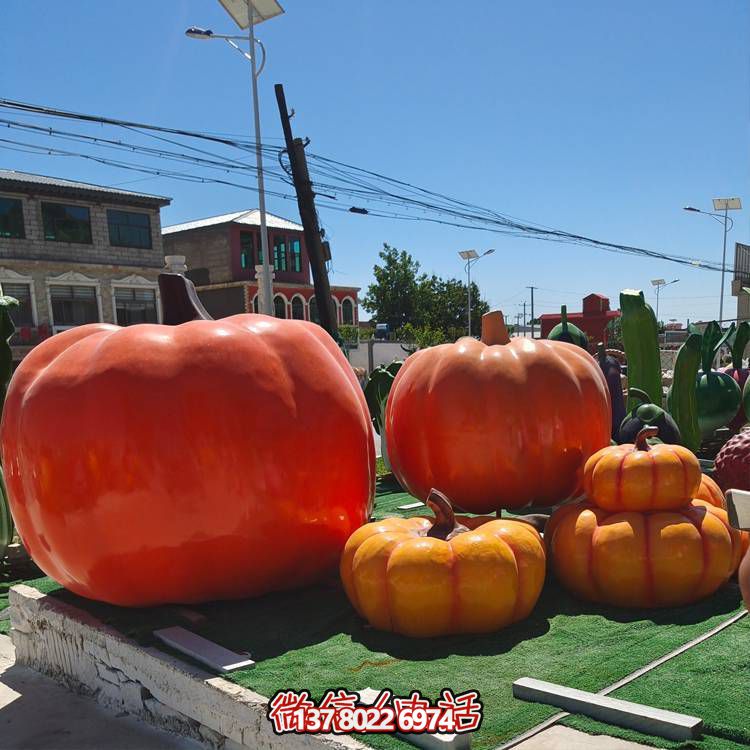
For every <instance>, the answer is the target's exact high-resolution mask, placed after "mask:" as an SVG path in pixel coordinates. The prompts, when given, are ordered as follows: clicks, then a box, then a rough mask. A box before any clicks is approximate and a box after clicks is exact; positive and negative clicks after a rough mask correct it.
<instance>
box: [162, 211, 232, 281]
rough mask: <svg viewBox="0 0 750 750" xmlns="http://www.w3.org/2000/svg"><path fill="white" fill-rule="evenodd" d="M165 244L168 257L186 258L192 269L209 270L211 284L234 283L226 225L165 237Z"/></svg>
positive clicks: (165, 252)
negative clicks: (181, 256)
mask: <svg viewBox="0 0 750 750" xmlns="http://www.w3.org/2000/svg"><path fill="white" fill-rule="evenodd" d="M163 241H164V254H165V255H184V256H185V263H186V265H187V267H188V268H189V269H196V268H207V269H208V273H209V283H210V284H224V283H226V282H228V281H232V280H233V279H232V265H231V258H230V245H229V229H228V227H227V225H226V224H222V225H220V226H217V227H206V228H204V229H196V230H192V231H186V232H176V233H174V234H165V235H164V237H163Z"/></svg>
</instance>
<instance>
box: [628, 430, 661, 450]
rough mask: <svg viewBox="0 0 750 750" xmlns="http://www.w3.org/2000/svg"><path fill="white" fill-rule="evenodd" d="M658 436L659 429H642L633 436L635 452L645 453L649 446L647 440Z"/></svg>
mask: <svg viewBox="0 0 750 750" xmlns="http://www.w3.org/2000/svg"><path fill="white" fill-rule="evenodd" d="M658 434H659V428H658V427H655V426H649V427H643V428H641V430H640V432H639V433H638V434H637V435H636V436H635V448H633V450H635V451H647V450H650V449H651V446H650V445H649V444H648V443H647V442H646V441H647V440H648V439H649V438H652V437H656V436H657V435H658Z"/></svg>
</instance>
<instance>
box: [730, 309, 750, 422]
mask: <svg viewBox="0 0 750 750" xmlns="http://www.w3.org/2000/svg"><path fill="white" fill-rule="evenodd" d="M748 341H750V323H748V321H746V320H744V321H742V323H740V324H739V325H738V326H737V330H736V331H735V332H734V336H733V337H731V338H729V339H728V341H727V343H729V344H730V346H731V352H732V366H731V367H727V368H724V372H726V373H727V374H728V375H731V376H732V379H733V380H734V381H735V382H736V383H737V385H738V386H739V387H740V391H742V402H743V405H744V404H745V392H744V388H745V383H747V378H748V375H749V374H750V370H749V369H748V368H747V367H743V366H742V359H743V357H744V356H745V349H746V347H747V344H748ZM745 412H746V408H744V407H743V406H740V408H739V409H738V410H737V414H736V416H735V418H734V419H733V420H732V421H731V422H730V423H729V429H731V430H733V431H734V432H737V431H739V429H740V428H741V427H742V425H744V424H745V422H747V421H748V419H747V415H746V414H745Z"/></svg>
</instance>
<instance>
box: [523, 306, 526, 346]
mask: <svg viewBox="0 0 750 750" xmlns="http://www.w3.org/2000/svg"><path fill="white" fill-rule="evenodd" d="M523 328H524V331H523V336H524V338H526V300H524V301H523Z"/></svg>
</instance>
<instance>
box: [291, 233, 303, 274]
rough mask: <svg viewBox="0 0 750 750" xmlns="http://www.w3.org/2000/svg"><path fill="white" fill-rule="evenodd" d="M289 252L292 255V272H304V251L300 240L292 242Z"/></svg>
mask: <svg viewBox="0 0 750 750" xmlns="http://www.w3.org/2000/svg"><path fill="white" fill-rule="evenodd" d="M289 250H290V252H291V254H292V271H294V272H295V273H300V272H301V271H302V249H301V248H300V243H299V240H290V241H289Z"/></svg>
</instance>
